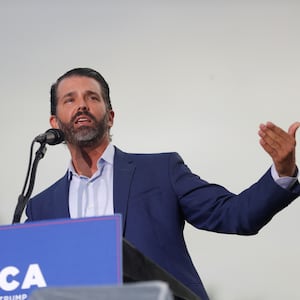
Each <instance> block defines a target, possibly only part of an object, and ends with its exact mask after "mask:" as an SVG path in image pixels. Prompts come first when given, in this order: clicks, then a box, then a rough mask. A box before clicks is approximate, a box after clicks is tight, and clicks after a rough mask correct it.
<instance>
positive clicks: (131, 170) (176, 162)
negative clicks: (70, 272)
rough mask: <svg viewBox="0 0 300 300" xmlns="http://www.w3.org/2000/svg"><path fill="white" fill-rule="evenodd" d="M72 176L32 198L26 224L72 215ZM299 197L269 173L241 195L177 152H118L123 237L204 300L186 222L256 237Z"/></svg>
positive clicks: (117, 203)
mask: <svg viewBox="0 0 300 300" xmlns="http://www.w3.org/2000/svg"><path fill="white" fill-rule="evenodd" d="M68 193H69V180H68V176H67V174H66V175H65V176H64V177H63V178H61V179H60V180H58V181H57V182H56V183H54V184H53V185H52V186H51V187H49V188H48V189H46V190H45V191H43V192H41V193H40V194H38V195H37V196H35V197H33V198H32V199H31V200H30V201H29V203H28V206H27V209H26V214H27V217H28V219H27V221H35V220H43V219H56V218H66V217H70V213H69V205H68ZM299 193H300V188H299V184H298V183H297V184H295V186H294V188H293V189H292V190H291V191H287V190H285V189H282V188H281V187H279V186H278V185H277V184H276V183H275V182H274V180H273V178H272V177H271V174H270V171H268V172H267V173H266V174H265V175H264V176H263V177H262V178H261V179H260V180H259V181H258V182H257V183H255V184H254V185H252V186H251V187H250V188H249V189H247V190H245V191H243V192H242V193H241V194H239V195H234V194H232V193H230V192H229V191H228V190H226V189H225V188H224V187H222V186H219V185H216V184H209V183H207V182H206V181H204V180H202V179H201V178H200V177H199V176H197V175H195V174H193V173H192V172H191V171H190V170H189V168H188V167H187V166H186V165H185V164H184V162H183V160H182V159H181V157H180V156H179V155H178V154H177V153H163V154H129V153H125V152H122V151H121V150H119V149H118V148H116V152H115V158H114V179H113V195H114V210H115V213H120V214H122V218H123V236H124V238H125V239H127V240H128V241H129V242H131V243H132V244H133V245H134V246H135V247H136V248H137V249H139V250H140V251H141V252H142V253H143V254H144V255H146V256H147V257H149V258H150V259H152V260H153V261H155V262H156V263H157V264H159V265H160V266H161V267H163V268H164V269H165V270H167V271H168V272H169V273H171V274H172V275H173V276H175V277H176V278H177V279H178V280H180V281H181V282H182V283H184V284H185V285H186V286H188V287H189V288H190V289H191V290H193V291H194V292H195V293H196V294H198V295H199V296H200V297H202V299H208V297H207V294H206V292H205V289H204V287H203V285H202V283H201V280H200V278H199V276H198V274H197V271H196V269H195V267H194V266H193V263H192V261H191V258H190V256H189V254H188V251H187V248H186V245H185V241H184V237H183V229H184V224H185V221H187V222H189V223H191V224H192V225H193V226H195V227H197V228H200V229H204V230H210V231H214V232H223V233H233V234H242V235H250V234H255V233H257V232H258V231H259V229H260V228H261V227H262V226H264V225H265V224H266V223H267V222H268V221H269V220H270V219H271V218H272V217H273V216H274V215H275V214H276V213H277V212H278V211H280V210H281V209H283V208H284V207H286V206H287V205H288V204H289V203H291V202H292V200H293V199H295V198H296V197H298V195H299Z"/></svg>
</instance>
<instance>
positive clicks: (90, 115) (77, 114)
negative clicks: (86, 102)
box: [71, 111, 97, 122]
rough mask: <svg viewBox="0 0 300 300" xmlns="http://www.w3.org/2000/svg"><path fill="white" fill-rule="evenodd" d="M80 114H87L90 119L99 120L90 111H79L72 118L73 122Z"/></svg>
mask: <svg viewBox="0 0 300 300" xmlns="http://www.w3.org/2000/svg"><path fill="white" fill-rule="evenodd" d="M80 116H87V117H89V118H90V119H92V120H93V121H94V122H97V119H96V118H95V117H94V115H92V114H91V113H90V112H89V111H79V112H77V113H76V114H75V115H74V116H73V117H72V119H71V122H74V121H75V120H76V118H78V117H80Z"/></svg>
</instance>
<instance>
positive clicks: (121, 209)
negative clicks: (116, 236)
mask: <svg viewBox="0 0 300 300" xmlns="http://www.w3.org/2000/svg"><path fill="white" fill-rule="evenodd" d="M134 170H135V165H134V163H133V161H132V160H131V159H130V158H129V155H128V154H126V153H124V152H122V151H121V150H119V149H118V148H116V151H115V157H114V180H113V197H114V200H113V201H114V211H115V213H119V214H121V215H122V224H123V235H124V233H125V229H126V217H127V207H128V199H129V192H130V187H131V182H132V178H133V174H134Z"/></svg>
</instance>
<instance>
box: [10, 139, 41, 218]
mask: <svg viewBox="0 0 300 300" xmlns="http://www.w3.org/2000/svg"><path fill="white" fill-rule="evenodd" d="M34 142H35V141H33V142H32V144H31V151H30V158H29V165H28V170H27V175H26V180H25V183H24V187H23V190H22V193H21V194H20V195H19V197H18V203H17V206H16V209H15V212H14V216H13V221H12V223H13V224H15V223H20V220H21V217H22V214H23V211H24V209H25V206H26V205H27V203H28V201H29V198H30V196H31V193H32V190H33V187H34V182H35V176H36V170H37V166H38V163H39V161H40V160H41V159H42V158H43V157H44V156H45V153H46V151H47V148H46V142H42V143H41V145H40V147H39V149H38V150H37V151H36V153H35V159H34V161H33V163H32V168H31V169H30V167H31V161H32V151H33V145H34ZM29 174H30V181H29V186H28V190H27V191H26V192H25V189H26V186H27V184H28V178H29Z"/></svg>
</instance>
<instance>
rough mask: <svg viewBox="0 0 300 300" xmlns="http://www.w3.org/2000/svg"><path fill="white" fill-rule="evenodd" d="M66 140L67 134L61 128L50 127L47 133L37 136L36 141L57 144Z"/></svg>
mask: <svg viewBox="0 0 300 300" xmlns="http://www.w3.org/2000/svg"><path fill="white" fill-rule="evenodd" d="M64 140H65V135H64V133H63V132H62V131H61V130H60V129H54V128H51V129H48V130H47V131H46V132H45V133H42V134H40V135H38V136H37V137H35V139H34V141H35V142H39V143H41V144H49V145H57V144H60V143H62V142H63V141H64Z"/></svg>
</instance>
